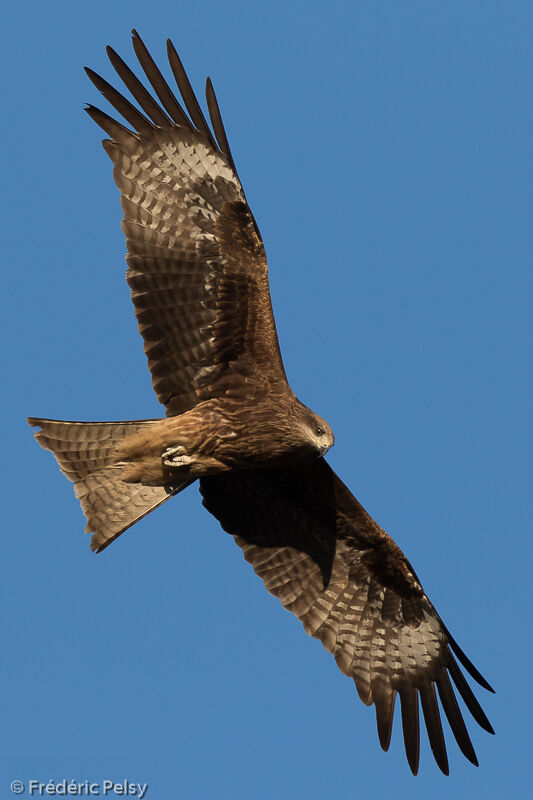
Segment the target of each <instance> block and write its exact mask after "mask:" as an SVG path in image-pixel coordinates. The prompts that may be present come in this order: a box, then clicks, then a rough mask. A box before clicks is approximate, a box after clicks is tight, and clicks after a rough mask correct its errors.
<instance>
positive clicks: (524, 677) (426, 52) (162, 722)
mask: <svg viewBox="0 0 533 800" xmlns="http://www.w3.org/2000/svg"><path fill="white" fill-rule="evenodd" d="M133 26H135V27H137V28H138V29H139V31H140V33H141V35H142V36H143V37H144V39H145V41H146V43H147V44H148V45H149V47H150V48H151V50H152V52H153V55H154V56H155V57H157V60H158V61H159V62H160V63H164V58H163V57H164V41H165V37H167V36H171V37H172V38H173V40H174V42H175V44H176V47H177V48H178V50H179V52H180V53H181V55H182V58H183V60H184V63H185V65H186V67H187V68H188V71H189V74H190V77H191V80H192V82H193V84H194V86H195V87H196V88H197V90H198V91H199V92H200V93H201V92H202V89H203V85H204V79H205V76H206V75H207V74H210V75H211V77H212V78H213V80H214V84H215V88H216V90H217V93H218V96H219V100H220V103H221V107H222V112H223V116H224V119H225V122H226V127H227V130H228V134H229V138H230V142H231V145H232V149H233V153H234V156H235V160H236V162H237V165H238V169H239V172H240V175H241V178H242V180H243V183H244V186H245V189H246V191H247V195H248V199H249V201H250V203H251V205H252V208H253V211H254V213H255V216H256V218H257V220H258V222H259V225H260V227H261V231H262V234H263V237H264V240H265V243H266V247H267V253H268V257H269V263H270V274H271V287H272V295H273V302H274V309H275V313H276V319H277V324H278V331H279V335H280V340H281V346H282V351H283V355H284V359H285V364H286V367H287V373H288V375H289V378H290V380H291V383H292V386H293V388H294V389H295V391H296V393H297V394H298V395H299V396H300V397H301V399H302V400H303V401H304V402H305V403H306V404H307V405H309V406H311V407H312V408H313V409H315V410H316V411H317V412H318V413H320V414H321V415H323V416H324V417H325V418H326V419H327V420H328V421H329V422H330V424H331V425H332V427H333V429H334V431H335V434H336V445H335V447H334V449H333V450H332V451H331V453H330V455H329V456H328V460H329V461H330V463H331V464H332V465H333V467H334V468H335V469H336V470H337V471H338V472H339V474H340V475H341V477H342V478H343V480H344V481H345V482H346V483H347V484H348V485H349V486H350V488H351V489H352V491H353V492H354V494H356V496H357V497H358V498H359V500H360V501H361V502H362V503H363V504H364V505H365V506H366V507H367V509H368V510H369V511H370V513H371V514H372V515H373V516H374V517H375V518H376V519H377V521H378V522H379V523H380V524H381V525H382V526H383V527H384V528H385V529H386V530H387V531H388V532H389V533H390V534H391V535H392V536H393V537H394V539H395V540H396V541H397V542H398V543H399V545H400V546H401V547H402V548H403V549H404V551H405V553H406V554H407V556H408V558H409V559H410V560H411V562H412V563H413V565H414V566H415V569H416V570H417V572H418V574H419V575H420V578H421V580H422V582H423V584H424V588H425V589H426V591H427V593H428V595H429V596H430V598H431V599H432V600H433V602H434V604H435V605H436V607H437V608H438V610H439V612H440V614H441V615H442V616H443V618H444V620H445V622H446V624H447V625H448V627H449V628H450V630H451V631H452V632H453V633H454V635H455V637H456V638H457V640H458V641H459V643H460V644H461V645H462V646H463V647H464V649H465V650H466V651H467V653H468V654H469V655H470V657H471V658H472V660H473V661H474V663H475V664H476V665H477V666H478V667H479V669H480V670H481V671H482V672H483V673H484V674H485V675H486V677H487V679H488V680H489V681H490V682H491V683H492V684H493V685H494V687H495V689H496V691H497V694H496V695H495V696H492V695H489V694H488V693H486V692H484V691H483V690H481V689H480V691H479V692H478V696H479V698H480V700H481V701H482V703H483V705H484V707H485V709H486V711H487V713H488V716H489V718H490V719H491V721H492V723H493V724H494V727H495V729H496V733H497V735H496V737H491V736H489V735H488V734H486V733H484V732H483V731H481V730H480V729H479V728H477V726H476V724H475V722H474V721H473V720H470V718H469V723H470V721H471V723H472V724H471V725H470V729H471V731H472V737H473V742H474V745H475V747H476V750H477V752H478V756H479V760H480V763H481V766H480V768H479V769H475V768H474V767H472V766H471V765H470V764H469V763H467V762H466V761H465V760H464V758H463V757H462V756H461V754H460V753H459V751H458V749H457V747H456V746H455V743H454V742H453V741H452V739H451V736H450V735H448V736H447V739H448V745H449V754H450V762H451V773H452V774H451V777H450V778H444V777H443V776H442V775H441V774H440V773H439V771H438V769H437V767H436V766H435V764H434V763H433V759H432V757H431V753H430V751H429V747H428V745H427V741H426V739H425V735H424V736H423V737H422V738H423V743H422V754H421V769H420V775H419V777H418V778H417V779H414V778H412V777H411V775H410V772H409V770H408V767H407V763H406V761H405V756H404V752H403V744H402V741H401V730H400V727H399V726H398V718H397V723H396V725H395V729H394V732H393V741H392V744H391V749H390V752H389V753H388V754H384V753H382V751H381V750H380V748H379V745H378V741H377V735H376V730H375V720H374V711H373V709H367V708H365V707H364V706H363V705H362V704H361V703H360V701H359V699H358V698H357V696H356V692H355V690H354V687H353V684H352V683H351V682H350V681H348V680H347V679H346V678H344V677H343V676H342V675H341V674H340V673H339V672H338V670H337V668H336V666H335V663H334V662H333V659H332V658H331V656H330V655H329V654H327V653H326V652H325V651H324V650H323V649H322V647H321V645H320V644H319V643H318V642H316V641H314V640H312V639H310V638H308V637H307V636H306V635H305V634H304V632H303V629H302V628H301V626H300V624H299V623H298V621H297V620H296V619H295V618H293V617H292V616H291V615H290V614H288V613H287V612H285V611H284V610H283V609H282V608H281V606H280V605H279V603H278V601H277V600H276V599H275V598H272V597H271V596H270V595H268V594H267V592H266V591H265V589H264V588H263V586H262V584H261V582H260V581H259V579H258V578H256V577H255V576H254V574H253V572H252V569H251V567H250V566H249V565H247V564H246V563H245V562H244V561H243V558H242V555H241V553H240V551H239V550H238V548H237V547H236V546H235V544H234V543H233V541H232V539H231V537H229V536H228V535H227V534H225V533H223V532H222V530H221V529H220V528H219V525H218V523H217V522H216V520H215V519H213V518H212V517H211V516H210V515H209V514H208V513H207V512H206V511H205V510H204V509H203V508H202V506H201V503H200V497H199V494H198V491H197V488H196V487H192V488H190V489H188V490H187V491H186V492H185V493H184V494H183V495H181V496H180V497H178V498H177V499H176V500H173V501H172V502H170V503H168V504H166V505H165V507H164V508H162V509H160V510H159V511H157V512H156V513H155V514H153V515H151V516H150V517H149V518H147V519H145V520H144V521H143V522H141V523H140V524H139V525H137V526H136V527H135V528H134V529H132V530H131V531H129V532H127V533H126V534H125V535H124V536H123V537H121V538H120V540H119V541H117V542H116V543H115V544H113V546H112V547H110V548H109V549H108V550H106V551H105V553H103V554H102V555H100V556H94V555H92V554H91V553H90V551H89V539H88V537H85V538H84V537H83V535H82V530H83V519H82V515H81V512H80V509H79V506H78V503H77V501H75V499H74V496H73V493H72V488H71V486H70V485H69V484H68V482H67V481H66V480H65V478H64V477H63V476H62V475H61V474H60V473H59V470H58V469H57V467H56V464H55V462H54V461H53V459H52V457H51V456H50V455H49V454H48V453H45V452H43V451H42V450H40V449H39V448H38V447H37V445H36V444H35V443H34V441H33V439H32V436H31V431H30V429H29V428H28V426H27V425H26V423H25V417H26V416H27V415H28V414H30V415H35V416H44V417H46V416H50V417H55V418H65V419H82V420H85V419H88V420H92V419H103V420H105V419H127V418H139V417H140V418H142V417H152V416H159V415H160V414H161V410H160V408H159V406H158V403H157V401H156V398H155V396H154V394H153V392H152V389H151V383H150V377H149V373H148V371H147V368H146V364H145V358H144V355H143V352H142V345H141V340H140V337H139V335H138V333H137V330H136V323H135V320H134V316H133V311H132V308H131V304H130V300H129V292H128V289H127V286H126V282H125V279H124V270H125V264H124V251H125V245H124V240H123V236H122V233H121V230H120V218H121V211H120V205H119V197H118V192H117V190H116V189H115V186H114V184H113V180H112V175H111V164H110V162H109V160H108V158H107V156H106V155H105V153H104V151H103V150H102V148H101V147H100V144H99V142H100V138H101V136H100V132H99V130H98V129H97V127H96V126H95V125H94V123H92V122H91V120H90V119H89V118H88V117H87V115H86V114H84V113H83V110H82V107H83V103H84V102H91V103H96V104H98V103H99V102H100V101H99V98H98V94H97V92H96V90H95V89H94V88H93V87H92V85H91V84H90V83H89V81H88V80H87V78H86V77H85V75H84V73H83V72H82V67H83V65H85V64H88V65H90V66H92V67H93V68H94V69H96V70H97V71H99V72H102V73H103V74H104V76H106V77H107V78H110V77H111V76H112V69H111V67H110V65H109V64H108V62H107V59H106V57H105V52H104V46H105V45H106V44H108V43H109V44H112V45H113V46H114V47H115V48H116V49H117V50H118V51H119V53H120V54H121V55H122V56H123V57H125V58H126V59H128V60H129V61H130V63H132V49H131V45H130V40H129V31H130V29H131V28H132V27H133ZM1 36H2V46H1V48H0V59H1V68H2V78H3V84H4V89H3V101H2V108H3V113H4V122H3V128H2V130H3V137H4V143H3V148H2V185H3V200H2V202H3V203H4V204H5V205H4V209H3V212H2V220H3V228H4V244H3V259H2V260H3V266H2V274H3V298H4V303H3V313H2V323H3V326H4V334H3V342H4V346H3V358H4V366H3V374H4V387H3V391H2V404H3V409H2V412H3V417H2V418H3V421H4V425H3V436H2V444H3V452H4V458H3V462H4V465H5V466H4V478H3V482H2V489H3V491H4V493H5V495H4V498H3V503H2V509H3V516H4V520H3V525H2V540H3V560H2V561H3V573H4V574H3V578H2V582H1V583H2V591H3V610H4V615H3V617H4V619H3V623H2V625H3V636H2V640H3V653H2V658H1V659H0V670H1V677H2V680H1V686H2V689H1V695H2V702H1V706H2V712H1V720H2V723H1V728H2V741H1V742H0V750H1V752H2V754H3V755H2V767H1V770H0V795H1V797H9V796H11V794H10V791H9V788H8V787H9V782H10V781H11V780H13V779H15V778H20V779H21V780H24V781H25V782H26V781H28V780H29V779H31V778H34V779H40V780H42V781H48V780H49V779H50V778H53V779H55V780H61V779H63V778H67V779H69V780H70V779H74V780H78V781H82V780H85V779H89V780H92V781H101V780H103V779H105V778H109V779H116V780H119V779H123V778H128V779H130V780H132V781H138V782H141V783H144V782H148V783H149V784H150V793H149V795H148V797H149V798H150V800H152V798H153V799H154V800H166V798H170V797H172V798H174V797H176V798H181V797H183V798H201V799H203V798H214V799H215V800H216V798H225V797H230V796H234V797H238V798H246V800H263V798H272V797H275V798H279V799H280V800H286V799H287V800H288V798H291V799H292V798H300V797H305V798H307V799H308V800H315V799H316V798H323V797H325V796H327V797H343V798H352V797H353V798H356V797H365V796H369V793H372V794H371V796H373V797H379V796H385V797H386V796H389V793H390V794H391V795H392V793H394V796H395V797H397V798H404V797H409V798H422V797H424V798H426V797H428V796H431V797H433V798H444V797H450V795H451V793H453V796H454V797H455V798H472V797H483V798H501V797H502V796H505V797H509V798H515V797H517V798H518V797H525V796H526V794H527V793H528V789H530V780H529V776H528V771H529V769H530V766H529V765H530V760H531V718H532V710H533V709H532V707H531V687H530V682H531V660H532V656H533V653H532V645H531V591H530V587H531V581H532V576H531V563H532V555H533V554H532V552H531V515H530V495H531V489H530V486H531V437H530V433H531V430H530V423H531V405H532V402H531V401H532V397H531V394H532V392H531V390H532V379H531V329H530V318H531V291H532V288H533V287H532V285H531V284H532V281H531V265H532V240H531V232H530V229H531V186H532V184H533V175H532V159H531V148H532V141H533V135H532V134H533V131H532V115H531V97H532V78H533V69H532V59H533V53H532V45H531V42H532V38H533V6H532V4H531V3H530V2H519V1H517V0H513V1H512V2H508V1H506V2H503V0H502V2H492V0H479V1H478V2H470V0H468V1H467V2H465V0H461V1H460V2H457V1H455V2H454V1H453V0H446V2H444V1H443V2H428V0H420V2H409V1H406V2H397V0H391V1H390V2H371V1H370V0H368V2H366V1H365V2H337V0H329V2H328V3H316V2H287V1H285V2H279V1H278V0H269V2H262V3H256V2H250V0H246V2H244V1H243V2H240V1H238V0H229V2H224V1H223V0H219V2H207V1H206V2H202V3H196V4H193V3H191V2H181V1H180V0H173V2H166V1H163V0H155V2H153V3H145V2H143V3H141V2H138V1H137V0H128V2H122V1H120V2H106V3H104V2H102V0H93V2H91V3H83V4H82V3H79V2H73V1H72V0H70V1H69V2H64V1H61V2H47V3H43V2H35V0H33V1H32V2H27V3H24V4H22V3H12V4H10V5H9V6H7V7H5V8H4V9H3V12H2V33H1ZM465 714H466V715H467V716H468V712H465ZM447 733H448V731H447Z"/></svg>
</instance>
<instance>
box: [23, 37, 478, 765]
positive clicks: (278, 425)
mask: <svg viewBox="0 0 533 800" xmlns="http://www.w3.org/2000/svg"><path fill="white" fill-rule="evenodd" d="M133 46H134V49H135V52H136V54H137V57H138V59H139V62H140V65H141V67H142V69H143V71H144V73H145V75H146V77H147V79H148V81H149V83H150V84H151V86H152V89H153V91H154V93H155V95H157V97H158V99H159V103H158V102H157V101H156V100H155V99H154V98H153V96H152V95H151V94H150V93H149V92H148V91H147V90H146V89H145V87H144V86H143V85H142V83H141V82H140V81H139V80H138V78H137V77H136V76H135V75H134V74H133V72H132V71H131V70H130V69H129V67H128V66H127V65H126V64H125V63H124V61H122V59H121V58H120V57H119V56H118V55H117V54H116V53H115V51H114V50H112V49H111V48H108V55H109V58H110V60H111V63H112V64H113V67H114V68H115V70H116V72H117V73H118V75H119V76H120V78H121V79H122V81H123V82H124V84H125V85H126V86H127V88H128V89H129V91H130V92H131V94H132V96H133V98H134V99H135V100H136V101H137V103H138V105H139V106H140V108H141V109H142V112H141V111H139V110H138V109H137V108H136V107H135V106H134V105H132V104H131V103H130V102H129V101H128V100H127V99H126V98H124V97H123V96H122V95H121V94H119V93H118V92H117V91H116V90H115V89H114V88H113V87H112V86H110V85H109V84H108V83H107V82H106V81H105V80H103V78H101V77H100V76H98V75H97V74H96V73H94V72H93V71H92V70H87V73H88V75H89V77H90V79H91V80H92V81H93V83H94V84H95V86H96V87H97V89H99V90H100V92H101V93H102V94H103V95H104V97H106V98H107V100H108V101H109V102H110V103H111V104H112V105H113V106H114V107H115V109H116V110H117V111H118V112H119V113H120V114H121V115H122V117H124V119H125V120H126V122H127V123H128V124H129V125H130V126H131V128H127V127H125V126H123V125H122V124H121V123H120V122H117V121H116V120H114V119H113V118H111V117H110V116H108V115H107V114H105V113H104V112H103V111H100V110H99V109H97V108H95V107H93V106H90V107H89V108H88V109H87V111H88V113H89V114H90V116H91V117H92V118H93V119H94V120H95V121H96V122H97V123H98V124H99V125H100V126H101V127H102V128H103V129H104V131H105V132H106V133H107V134H108V136H109V137H110V138H108V139H105V140H104V143H103V144H104V148H105V150H106V152H107V154H108V155H109V157H110V158H111V160H112V161H113V164H114V176H115V181H116V183H117V186H118V188H119V189H120V191H121V193H122V208H123V210H124V220H123V223H122V227H123V229H124V232H125V234H126V241H127V250H128V253H127V262H128V270H127V280H128V283H129V285H130V287H131V294H132V299H133V303H134V306H135V314H136V316H137V320H138V323H139V330H140V333H141V335H142V337H143V339H144V349H145V352H146V355H147V358H148V366H149V368H150V371H151V373H152V380H153V386H154V389H155V392H156V394H157V397H158V398H159V400H160V402H161V403H162V404H163V405H164V406H165V408H166V412H167V417H166V419H154V420H139V421H135V422H94V423H92V422H89V423H87V422H62V421H55V420H46V419H33V418H32V419H30V420H29V421H30V424H31V425H34V426H39V427H40V431H38V432H37V433H36V438H37V440H38V442H39V444H40V445H42V446H43V447H44V448H46V449H49V450H51V451H52V452H53V453H54V455H55V457H56V459H57V461H58V463H59V466H60V467H61V470H62V471H63V473H64V474H65V475H66V476H67V478H69V479H70V480H71V481H73V482H74V489H75V492H76V496H77V497H78V498H79V500H80V502H81V505H82V508H83V511H84V512H85V515H86V517H87V526H86V530H87V531H92V532H93V537H92V540H91V547H92V549H93V550H96V551H97V552H100V551H101V550H103V549H104V548H105V547H107V546H108V545H109V544H110V543H111V542H112V541H114V539H116V538H117V537H118V536H120V534H121V533H123V531H125V530H126V529H127V528H129V527H130V526H131V525H133V524H134V523H135V522H137V521H138V520H139V519H141V518H142V517H144V516H145V515H146V514H148V513H150V511H153V510H154V509H155V508H157V507H158V506H159V505H161V503H164V502H165V501H166V500H168V499H169V498H170V497H172V496H173V495H175V494H177V493H178V492H179V491H181V490H182V489H183V488H184V487H185V486H188V485H189V484H190V483H192V482H193V481H194V480H196V479H197V478H199V479H200V491H201V492H202V495H203V502H204V505H205V506H206V508H207V509H208V510H209V511H210V512H211V513H212V514H214V515H215V516H216V517H217V518H218V519H219V520H220V523H221V524H222V526H223V528H224V529H225V530H226V531H228V532H229V533H231V534H233V536H234V537H235V540H236V542H237V544H238V545H239V546H240V547H242V549H243V551H244V556H245V558H246V559H247V560H248V561H250V563H251V564H252V566H253V567H254V569H255V571H256V572H257V574H258V575H259V576H260V577H261V578H262V579H263V581H264V583H265V586H266V588H267V589H268V590H269V591H270V592H272V594H274V595H276V596H277V597H279V599H280V600H281V602H282V603H283V605H284V606H285V608H287V609H289V610H290V611H292V612H293V613H294V614H296V616H297V617H298V618H299V619H300V620H301V621H302V622H303V624H304V627H305V630H306V631H307V632H308V633H309V634H311V635H312V636H315V637H317V638H319V639H320V640H321V641H322V643H323V644H324V646H325V647H326V648H327V649H328V650H329V651H331V652H332V653H333V654H334V656H335V660H336V661H337V664H338V666H339V667H340V669H341V670H342V671H343V672H344V674H345V675H348V676H349V677H351V678H353V680H354V681H355V685H356V687H357V691H358V693H359V696H360V697H361V699H362V701H363V702H364V703H366V704H367V705H371V704H374V705H375V708H376V716H377V726H378V735H379V740H380V743H381V746H382V747H383V749H385V750H386V749H387V748H388V746H389V741H390V735H391V728H392V719H393V713H394V704H395V698H396V695H397V694H398V695H399V697H400V705H401V712H402V725H403V734H404V742H405V750H406V753H407V759H408V761H409V765H410V767H411V770H412V771H413V773H415V774H416V772H417V770H418V760H419V721H418V715H419V702H418V701H419V698H420V701H421V706H422V712H423V716H424V719H425V723H426V728H427V731H428V735H429V741H430V745H431V748H432V750H433V754H434V756H435V759H436V761H437V764H438V765H439V767H440V769H441V770H442V771H443V772H445V773H448V760H447V755H446V747H445V743H444V736H443V731H442V726H441V720H440V713H439V706H438V703H437V694H436V693H437V692H438V694H439V697H440V700H441V704H442V708H443V709H444V712H445V714H446V716H447V718H448V722H449V724H450V727H451V729H452V731H453V734H454V736H455V738H456V740H457V743H458V745H459V747H460V749H461V750H462V752H463V753H464V755H465V756H466V758H468V759H469V760H470V761H471V762H472V763H473V764H477V759H476V755H475V752H474V748H473V747H472V744H471V741H470V738H469V735H468V733H467V729H466V726H465V723H464V721H463V718H462V715H461V712H460V710H459V706H458V704H457V700H456V698H455V694H454V690H453V688H452V683H451V681H450V677H451V678H452V680H453V682H454V684H455V687H456V689H457V691H458V692H459V694H460V695H461V697H462V698H463V700H464V702H465V704H466V706H467V707H468V709H469V710H470V712H471V713H472V715H473V716H474V718H475V720H476V721H477V722H478V723H479V724H480V725H481V727H482V728H484V729H485V730H487V731H489V732H491V733H492V732H493V731H492V728H491V725H490V723H489V721H488V720H487V717H486V716H485V714H484V712H483V711H482V709H481V707H480V705H479V703H478V701H477V700H476V698H475V696H474V694H473V693H472V691H471V689H470V687H469V686H468V684H467V682H466V680H465V678H464V677H463V674H462V673H461V671H460V669H459V667H458V665H457V662H456V660H455V658H454V655H455V657H456V658H457V659H458V660H459V661H460V663H461V664H462V666H463V667H464V668H465V669H466V670H467V672H469V673H470V675H471V676H472V677H473V678H474V679H475V680H476V681H478V683H480V684H481V685H482V686H483V687H485V688H486V689H489V690H490V691H492V690H491V687H490V686H489V684H488V683H487V682H486V681H485V680H484V678H483V677H482V676H481V675H480V674H479V672H478V671H477V670H476V669H475V667H474V666H473V665H472V664H471V662H470V661H469V660H468V658H467V657H466V656H465V654H464V653H463V652H462V650H461V649H460V648H459V647H458V645H457V643H456V642H455V641H454V639H453V638H452V637H451V635H450V634H449V632H448V630H447V629H446V627H445V626H444V624H443V622H442V620H441V619H440V617H439V615H438V614H437V612H436V611H435V609H434V607H433V606H432V604H431V603H430V601H429V599H428V598H427V596H426V594H425V593H424V590H423V589H422V586H421V584H420V582H419V580H418V578H417V576H416V574H415V572H414V570H413V568H412V567H411V565H410V564H409V562H408V561H407V559H406V558H405V556H404V555H403V553H402V552H401V550H400V549H399V548H398V546H397V545H396V544H395V543H394V542H393V541H392V539H391V538H390V537H389V536H388V535H387V534H386V533H385V531H383V530H382V529H381V528H380V527H379V526H378V525H377V524H376V523H375V522H374V520H373V519H372V518H371V517H370V516H369V515H368V514H367V512H366V511H365V510H364V509H363V508H362V506H361V505H360V504H359V503H358V502H357V500H356V499H355V498H354V497H353V496H352V495H351V494H350V492H349V491H348V489H347V488H346V487H345V486H344V484H343V483H342V482H341V481H340V479H339V478H338V477H337V476H336V475H335V473H334V472H333V471H332V470H331V468H330V467H329V466H328V464H327V463H326V461H325V460H324V458H323V456H324V454H325V453H326V451H327V450H328V449H329V448H330V447H331V445H332V444H333V440H334V439H333V433H332V431H331V429H330V427H329V425H328V424H327V423H326V422H325V421H324V420H323V419H322V418H321V417H319V416H318V415H317V414H315V413H314V412H312V411H310V410H309V409H308V408H306V406H304V405H303V404H302V403H301V402H300V401H299V400H298V399H297V398H296V396H295V395H294V393H293V392H292V390H291V388H290V386H289V384H288V382H287V378H286V375H285V370H284V368H283V363H282V360H281V354H280V350H279V345H278V339H277V334H276V328H275V324H274V318H273V314H272V307H271V303H270V294H269V286H268V273H267V261H266V256H265V250H264V247H263V243H262V240H261V235H260V233H259V229H258V227H257V224H256V222H255V220H254V217H253V215H252V212H251V211H250V209H249V207H248V205H247V203H246V198H245V195H244V191H243V189H242V186H241V183H240V181H239V178H238V175H237V171H236V169H235V165H234V162H233V158H232V155H231V152H230V149H229V145H228V142H227V139H226V134H225V131H224V127H223V124H222V119H221V116H220V112H219V109H218V104H217V101H216V98H215V93H214V91H213V87H212V85H211V82H210V80H209V79H208V81H207V87H206V96H207V106H208V109H209V116H210V119H211V125H212V130H211V129H210V127H209V125H208V123H207V122H206V119H205V117H204V115H203V113H202V111H201V109H200V106H199V104H198V101H197V99H196V97H195V95H194V92H193V90H192V88H191V86H190V84H189V81H188V79H187V76H186V74H185V71H184V69H183V66H182V64H181V61H180V60H179V58H178V55H177V53H176V51H175V49H174V47H173V45H172V43H171V42H168V57H169V62H170V67H171V70H172V72H173V75H174V78H175V80H176V83H177V86H178V89H179V91H180V94H181V97H182V99H183V103H184V105H185V107H186V109H187V112H188V114H187V113H186V112H185V110H184V109H183V108H182V106H181V105H180V103H179V102H178V100H177V99H176V97H175V95H174V93H173V92H172V90H171V89H170V87H169V85H168V83H167V82H166V80H165V78H164V77H163V76H162V74H161V72H160V71H159V69H158V67H157V66H156V65H155V63H154V61H153V60H152V58H151V56H150V55H149V53H148V51H147V49H146V47H145V45H144V44H143V42H142V40H141V38H140V37H139V35H138V34H137V33H136V32H135V31H134V32H133Z"/></svg>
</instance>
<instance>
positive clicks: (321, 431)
mask: <svg viewBox="0 0 533 800" xmlns="http://www.w3.org/2000/svg"><path fill="white" fill-rule="evenodd" d="M306 433H307V436H308V438H309V439H310V440H311V442H312V444H313V445H314V447H315V449H316V450H317V455H319V456H323V455H325V454H326V453H327V452H328V450H329V448H330V447H333V445H334V444H335V436H334V433H333V431H332V430H331V428H330V426H329V425H328V423H327V422H326V420H325V419H322V417H319V416H318V414H315V413H314V412H313V411H310V412H309V416H308V417H307V419H306Z"/></svg>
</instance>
